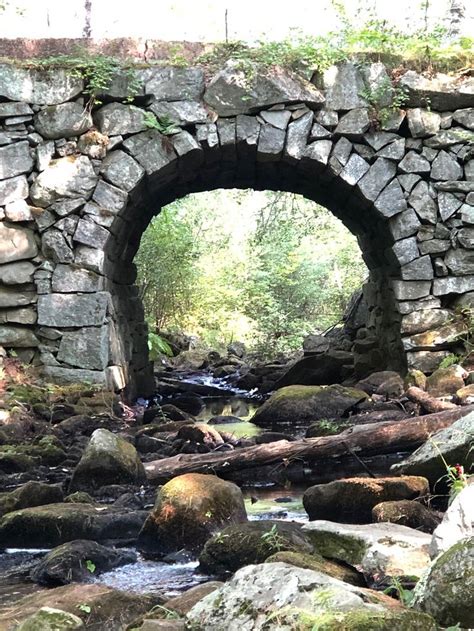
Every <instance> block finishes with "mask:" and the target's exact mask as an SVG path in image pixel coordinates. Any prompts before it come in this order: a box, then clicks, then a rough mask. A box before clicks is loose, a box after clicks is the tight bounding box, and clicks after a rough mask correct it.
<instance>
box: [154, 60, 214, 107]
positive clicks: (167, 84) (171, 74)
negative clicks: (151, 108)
mask: <svg viewBox="0 0 474 631" xmlns="http://www.w3.org/2000/svg"><path fill="white" fill-rule="evenodd" d="M144 79H145V94H151V95H153V96H154V97H155V100H156V101H182V100H186V101H200V100H201V97H202V95H203V93H204V72H203V71H202V70H201V68H176V67H171V66H169V67H167V68H151V69H147V70H145V72H144Z"/></svg>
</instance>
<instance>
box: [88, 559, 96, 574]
mask: <svg viewBox="0 0 474 631" xmlns="http://www.w3.org/2000/svg"><path fill="white" fill-rule="evenodd" d="M86 569H87V570H88V572H90V573H91V574H94V572H95V570H96V565H95V563H94V562H93V561H91V560H90V559H87V561H86Z"/></svg>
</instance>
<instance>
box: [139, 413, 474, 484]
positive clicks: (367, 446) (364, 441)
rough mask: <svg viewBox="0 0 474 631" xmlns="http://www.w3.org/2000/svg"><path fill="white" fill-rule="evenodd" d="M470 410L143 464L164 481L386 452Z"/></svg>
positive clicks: (409, 445) (410, 446) (406, 447)
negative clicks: (184, 476) (193, 474)
mask: <svg viewBox="0 0 474 631" xmlns="http://www.w3.org/2000/svg"><path fill="white" fill-rule="evenodd" d="M473 410H474V405H470V406H465V407H457V406H456V409H452V410H447V411H444V412H440V413H439V414H428V415H426V416H416V417H413V418H408V419H405V420H402V421H396V422H393V423H392V422H382V423H374V424H370V425H357V426H354V427H351V428H350V429H348V430H346V431H344V432H342V433H341V434H337V435H336V436H323V437H320V438H304V439H302V440H297V441H294V442H288V441H286V440H279V441H277V442H274V443H266V444H264V445H257V446H255V447H245V448H242V449H236V450H235V451H232V452H228V451H226V452H224V453H222V452H221V453H216V452H213V453H209V454H179V455H177V456H172V457H171V458H163V459H162V460H154V461H153V462H148V463H146V464H145V470H146V473H147V477H148V480H149V481H150V482H151V483H152V484H164V483H165V482H167V481H168V480H170V479H171V478H174V477H175V476H178V475H182V474H184V473H215V474H217V475H219V474H221V475H223V476H225V475H226V474H227V472H230V471H237V470H240V469H251V468H253V467H259V466H262V465H267V464H272V463H281V464H283V465H287V464H289V463H290V462H292V461H294V460H304V461H306V462H311V461H314V460H320V459H325V458H326V459H329V458H335V457H339V456H343V455H347V456H350V453H351V451H352V452H354V453H356V454H357V456H358V457H359V458H360V457H364V456H371V455H375V454H377V455H379V454H390V453H394V452H397V451H411V450H414V449H416V448H417V447H419V446H420V445H421V444H422V443H423V442H424V441H425V440H426V439H427V438H428V437H429V436H431V434H433V433H435V432H437V431H439V430H440V429H444V428H445V427H449V426H450V425H451V424H452V423H453V422H454V421H457V420H458V419H460V418H462V417H463V416H465V415H466V414H468V413H469V412H471V411H473Z"/></svg>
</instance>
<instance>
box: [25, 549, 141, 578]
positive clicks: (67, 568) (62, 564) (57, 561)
mask: <svg viewBox="0 0 474 631" xmlns="http://www.w3.org/2000/svg"><path fill="white" fill-rule="evenodd" d="M136 559H137V556H136V554H135V553H134V552H132V551H130V550H124V551H122V550H115V549H113V548H107V547H105V546H102V545H100V544H98V543H96V542H95V541H87V540H85V539H82V540H78V541H71V542H69V543H64V544H63V545H61V546H59V547H58V548H55V549H54V550H51V552H48V554H47V555H46V556H45V557H44V558H43V559H42V560H41V562H40V563H39V565H37V566H36V568H35V569H34V570H33V572H32V575H31V577H32V579H33V580H34V581H36V582H37V583H39V584H40V585H48V586H49V587H51V586H56V585H67V584H68V583H80V582H83V583H87V582H89V581H90V580H92V577H94V576H97V575H98V574H100V573H101V572H107V571H109V570H112V569H114V568H116V567H119V566H120V565H125V564H126V563H133V562H134V561H136Z"/></svg>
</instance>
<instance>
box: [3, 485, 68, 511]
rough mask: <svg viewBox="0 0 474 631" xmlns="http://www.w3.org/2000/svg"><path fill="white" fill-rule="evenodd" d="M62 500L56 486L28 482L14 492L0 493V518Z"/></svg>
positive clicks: (61, 494) (61, 493) (60, 492)
mask: <svg viewBox="0 0 474 631" xmlns="http://www.w3.org/2000/svg"><path fill="white" fill-rule="evenodd" d="M62 500H63V492H62V490H61V488H60V487H59V486H57V485H56V484H45V483H44V482H36V481H34V480H30V481H29V482H26V484H23V485H22V486H19V487H18V488H16V489H15V490H14V491H10V492H9V493H0V517H2V516H3V515H5V514H6V513H11V512H12V511H15V510H19V509H20V508H29V507H30V506H43V505H44V504H55V503H57V502H62Z"/></svg>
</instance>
